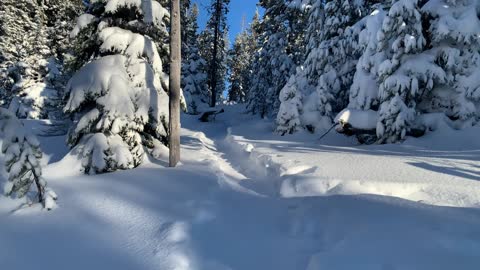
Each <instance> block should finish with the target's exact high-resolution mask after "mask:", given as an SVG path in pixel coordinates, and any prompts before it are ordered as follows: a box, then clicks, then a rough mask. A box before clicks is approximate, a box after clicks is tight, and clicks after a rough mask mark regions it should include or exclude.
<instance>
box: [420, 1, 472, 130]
mask: <svg viewBox="0 0 480 270" xmlns="http://www.w3.org/2000/svg"><path fill="white" fill-rule="evenodd" d="M422 11H423V12H424V21H425V20H427V23H425V25H429V28H428V31H427V33H428V36H427V42H428V43H429V44H427V47H429V48H432V49H430V50H429V51H430V54H431V55H434V56H435V60H434V63H435V64H436V65H438V67H440V68H441V69H442V70H443V71H444V72H445V74H446V80H445V82H442V83H438V82H437V81H433V82H431V83H433V86H432V88H433V90H432V91H429V92H426V93H424V94H423V97H424V98H422V101H421V103H420V104H419V110H420V111H422V112H438V111H441V112H445V114H446V115H447V116H448V117H450V118H451V119H452V120H456V121H457V122H459V124H461V125H462V124H468V125H470V124H471V123H475V122H478V119H479V118H480V112H479V109H480V68H479V67H480V55H479V51H480V39H479V36H480V19H479V18H480V4H479V2H478V1H475V0H456V1H453V0H430V1H428V2H427V3H426V4H425V5H424V6H423V8H422Z"/></svg>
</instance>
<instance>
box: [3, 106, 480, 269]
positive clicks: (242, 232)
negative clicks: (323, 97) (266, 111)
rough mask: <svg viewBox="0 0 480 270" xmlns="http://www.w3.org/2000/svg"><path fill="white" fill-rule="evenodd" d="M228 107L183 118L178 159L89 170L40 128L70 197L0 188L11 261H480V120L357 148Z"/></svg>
mask: <svg viewBox="0 0 480 270" xmlns="http://www.w3.org/2000/svg"><path fill="white" fill-rule="evenodd" d="M225 110H226V113H225V114H222V115H219V116H218V117H217V121H216V122H215V123H207V124H200V123H199V122H198V121H197V119H196V117H193V116H184V118H183V129H182V157H183V160H182V164H181V165H180V166H179V167H178V168H176V169H171V168H166V167H165V165H166V160H167V159H166V153H164V154H163V158H161V160H153V159H150V160H148V161H147V162H145V164H144V165H142V166H141V167H140V168H137V169H135V170H131V171H124V172H117V173H112V174H105V175H97V176H84V175H79V174H78V173H77V171H78V169H79V168H80V167H79V166H80V164H79V163H78V161H76V160H75V158H74V157H73V156H67V157H66V158H63V159H62V157H63V156H64V155H65V154H66V153H67V151H68V150H67V149H66V147H65V146H64V144H65V143H64V140H65V138H64V137H53V138H52V137H40V141H41V142H42V147H43V150H44V151H45V153H46V155H45V162H46V163H47V162H48V163H49V165H48V166H47V167H46V169H45V170H44V176H45V178H46V179H47V181H48V182H49V185H50V186H51V187H53V188H54V189H55V191H56V192H57V194H58V195H59V196H60V200H59V202H58V204H59V208H58V209H55V210H54V211H52V212H46V211H43V210H40V209H39V207H38V206H35V207H30V208H23V209H20V210H16V211H15V209H17V207H18V206H19V204H20V202H19V201H16V200H11V199H7V198H5V197H0V263H1V265H2V267H1V268H2V269H15V270H17V269H19V270H23V269H34V268H40V269H43V268H48V269H82V270H83V269H192V270H193V269H196V270H197V269H198V270H201V269H204V270H256V269H258V270H265V269H277V270H283V269H284V270H304V269H305V270H320V269H329V270H336V269H367V270H372V269H373V270H375V269H379V270H394V269H395V270H397V269H408V270H411V269H422V270H425V269H435V270H437V269H449V270H450V269H478V265H480V256H478V254H480V211H479V209H478V208H479V206H480V182H479V180H480V162H479V161H480V141H479V140H478V133H479V131H480V129H479V128H471V129H466V130H463V131H456V130H452V129H450V128H449V127H448V126H447V125H443V124H441V123H440V124H439V128H440V130H439V131H437V132H434V133H429V134H427V135H426V136H425V137H423V138H421V139H408V140H407V141H406V142H405V143H404V144H396V145H382V146H380V145H373V146H358V145H356V144H355V142H354V140H353V139H352V138H346V137H343V136H342V135H338V134H334V133H331V134H329V135H328V136H327V137H325V138H324V139H323V140H322V141H318V140H317V138H318V135H311V134H307V133H299V134H296V135H293V136H284V137H281V136H279V135H275V134H274V133H273V125H272V123H271V121H269V120H260V119H258V118H255V117H252V116H249V115H245V114H242V108H241V107H240V106H227V107H225ZM27 125H28V126H30V127H31V128H32V129H33V130H37V131H38V130H39V129H41V126H40V125H39V123H38V122H32V121H30V122H28V123H27ZM3 181H4V180H0V182H3Z"/></svg>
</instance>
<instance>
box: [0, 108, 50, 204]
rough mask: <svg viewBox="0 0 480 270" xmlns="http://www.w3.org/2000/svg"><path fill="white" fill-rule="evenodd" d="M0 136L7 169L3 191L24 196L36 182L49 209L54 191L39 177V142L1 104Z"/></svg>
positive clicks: (39, 195) (39, 194)
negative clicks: (6, 180)
mask: <svg viewBox="0 0 480 270" xmlns="http://www.w3.org/2000/svg"><path fill="white" fill-rule="evenodd" d="M0 137H1V138H2V153H3V154H4V155H5V168H6V171H7V173H8V182H7V183H6V184H5V187H4V192H5V195H7V196H16V197H17V198H23V197H25V196H26V195H27V194H28V193H29V192H30V191H31V189H32V185H33V184H35V186H36V188H37V197H38V201H39V202H40V203H42V204H43V205H44V207H45V208H47V209H48V210H50V209H52V208H53V207H54V206H55V201H56V200H57V195H56V194H55V192H53V191H52V190H51V189H48V188H47V183H46V182H45V180H44V179H43V178H42V167H41V165H40V161H41V158H42V151H41V150H40V145H39V142H38V140H37V139H36V138H35V137H34V136H32V135H29V134H28V133H27V132H26V129H25V127H24V126H23V124H22V122H20V121H19V120H18V119H17V118H16V117H15V115H14V114H13V113H12V112H10V111H8V110H6V109H3V108H0Z"/></svg>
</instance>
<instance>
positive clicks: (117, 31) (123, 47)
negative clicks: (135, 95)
mask: <svg viewBox="0 0 480 270" xmlns="http://www.w3.org/2000/svg"><path fill="white" fill-rule="evenodd" d="M99 38H100V40H101V41H102V42H103V44H102V46H101V47H100V51H101V52H112V51H113V52H118V53H121V54H125V55H127V56H129V57H131V58H133V57H138V58H141V57H142V56H145V57H147V58H148V60H149V62H150V63H151V64H152V66H153V68H154V69H155V71H156V72H158V73H159V74H161V72H162V60H161V59H160V55H159V54H158V51H157V49H156V46H155V43H154V42H153V41H152V40H151V39H150V38H147V37H145V36H143V35H140V34H136V33H133V32H131V31H129V30H124V29H121V28H119V27H108V28H105V29H103V30H102V31H101V32H100V34H99Z"/></svg>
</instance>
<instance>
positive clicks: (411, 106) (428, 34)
mask: <svg viewBox="0 0 480 270" xmlns="http://www.w3.org/2000/svg"><path fill="white" fill-rule="evenodd" d="M229 3H230V0H212V1H211V3H210V5H209V6H208V7H207V11H206V12H207V13H208V16H209V17H208V20H207V23H206V27H205V29H199V26H198V21H197V20H198V16H199V12H204V11H203V10H202V11H200V7H199V6H198V5H197V4H195V3H192V2H191V1H190V0H182V1H181V22H182V32H181V36H182V89H183V97H184V99H183V100H184V102H182V103H183V107H184V108H183V109H184V110H185V112H186V113H189V114H200V113H202V112H205V111H208V110H211V108H210V107H215V106H216V105H218V104H221V103H224V102H225V103H226V102H230V103H242V104H245V108H246V112H247V113H252V114H255V115H258V116H259V117H263V118H272V119H276V121H275V123H276V132H278V133H279V134H281V135H286V134H290V133H294V132H297V131H299V130H302V129H305V130H308V131H310V132H317V133H318V132H324V131H326V130H328V129H329V128H330V127H331V126H332V125H334V124H337V123H338V122H339V120H338V119H339V118H342V115H344V114H346V113H348V114H350V115H356V116H358V117H357V118H359V119H363V118H369V119H368V120H367V121H359V122H358V123H356V122H355V121H352V122H351V123H348V124H349V125H350V128H351V129H353V130H354V131H353V132H360V133H362V131H363V132H366V133H368V134H370V136H371V137H372V138H371V140H373V141H374V142H377V143H395V142H401V141H402V140H404V139H405V137H406V136H407V135H415V136H420V135H422V134H424V133H425V132H426V131H428V130H430V129H432V127H430V126H429V119H431V118H432V117H445V118H446V119H448V121H449V122H450V123H451V125H452V126H454V127H455V128H463V127H467V126H472V125H473V124H476V123H477V122H478V120H479V119H480V110H479V109H480V35H479V32H480V2H479V1H476V0H391V1H390V0H388V1H377V0H360V1H358V0H260V1H259V3H258V11H257V13H256V14H255V16H254V17H253V18H252V20H251V22H250V23H244V27H243V29H242V32H241V33H239V34H238V35H237V37H236V39H235V41H234V42H233V44H230V41H229V38H228V36H229V27H228V23H227V14H228V12H229ZM169 35H170V5H169V1H167V0H151V1H134V0H124V1H117V0H90V1H82V0H49V1H44V0H35V1H34V0H15V1H14V0H3V1H2V4H1V5H0V105H1V106H2V107H4V108H8V110H9V112H6V111H5V112H4V114H5V115H8V118H11V117H12V115H16V117H18V118H30V119H49V120H51V121H54V122H58V123H59V124H58V125H57V127H58V128H62V129H64V131H65V133H68V135H67V138H68V140H67V142H68V144H69V146H70V147H71V149H72V150H71V151H72V153H74V154H76V155H78V156H79V157H80V158H81V160H82V164H83V167H84V171H85V173H104V172H111V171H116V170H123V169H131V168H134V167H137V166H138V165H139V164H140V163H141V162H142V160H143V156H144V155H145V154H148V153H154V152H155V151H156V149H158V148H162V147H165V146H168V135H169V130H168V124H169V123H168V99H169V96H168V89H169V84H168V77H169V66H168V63H169V53H170V52H169ZM2 112H3V111H2ZM10 113H11V114H12V115H10ZM337 116H338V117H337ZM0 117H3V116H1V115H0ZM372 117H373V119H372ZM336 118H337V119H336ZM342 119H343V118H342ZM365 122H366V123H365ZM372 123H373V124H372ZM355 129H356V130H355ZM57 132H58V131H57ZM25 144H28V145H29V149H30V148H31V149H33V150H31V151H33V152H32V154H31V155H33V156H38V154H36V152H35V151H36V150H35V149H36V148H35V147H36V144H35V142H34V141H29V140H28V141H26V142H25ZM7 148H8V147H7ZM5 151H8V149H7V150H5ZM18 160H20V159H17V161H18ZM23 160H24V161H25V158H24V159H23ZM27 160H28V159H27ZM29 166H30V165H29ZM27 167H28V166H27ZM30 167H31V166H30ZM30 167H29V168H30ZM34 178H35V177H33V176H32V177H31V178H28V179H27V180H25V181H24V182H25V183H30V184H31V183H33V182H35V181H34ZM12 181H14V180H12ZM22 181H23V180H22ZM12 191H16V192H18V193H20V194H22V193H23V192H24V187H22V186H21V185H17V184H15V185H14V187H13V189H12ZM41 196H43V197H45V195H41ZM51 197H54V196H53V195H52V196H51ZM48 198H49V197H48ZM45 199H47V197H45Z"/></svg>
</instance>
